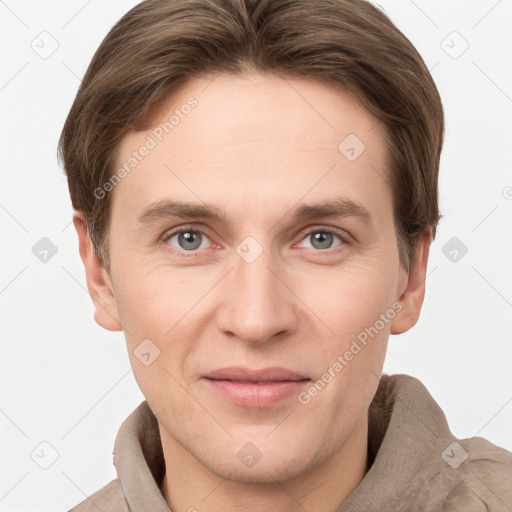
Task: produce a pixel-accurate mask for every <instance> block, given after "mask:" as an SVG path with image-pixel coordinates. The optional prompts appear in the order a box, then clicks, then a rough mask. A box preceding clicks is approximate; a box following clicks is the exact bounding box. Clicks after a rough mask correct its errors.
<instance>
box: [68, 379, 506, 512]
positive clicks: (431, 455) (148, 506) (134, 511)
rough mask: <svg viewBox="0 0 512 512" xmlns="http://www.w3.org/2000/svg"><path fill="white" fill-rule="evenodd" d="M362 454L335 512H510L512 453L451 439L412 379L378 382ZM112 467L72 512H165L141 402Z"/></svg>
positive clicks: (158, 452)
mask: <svg viewBox="0 0 512 512" xmlns="http://www.w3.org/2000/svg"><path fill="white" fill-rule="evenodd" d="M368 449H369V452H368V456H369V463H370V464H371V467H370V469H369V471H368V472H367V474H366V475H365V477H364V478H363V480H362V481H361V483H360V484H359V485H358V486H357V487H356V489H354V491H353V492H352V493H351V494H350V495H349V496H348V498H347V499H346V500H345V502H344V503H343V505H342V506H341V507H340V509H339V511H338V512H356V511H357V512H373V511H375V512H388V511H389V512H406V511H407V512H408V511H411V512H457V511H460V512H486V511H490V512H512V453H511V452H509V451H507V450H505V449H504V448H501V447H499V446H496V445H495V444H493V443H491V442H489V441H487V440H485V439H483V438H481V437H473V438H469V439H462V440H461V439H456V438H455V437H454V436H453V434H452V433H451V432H450V430H449V428H448V423H447V422H446V418H445V415H444V413H443V411H442V410H441V409H440V407H439V405H438V404H437V403H436V402H435V401H434V399H433V398H432V396H431V395H430V393H429V392H428V391H427V389H426V388H425V386H424V385H423V384H422V383H421V382H420V381H419V380H418V379H416V378H414V377H411V376H409V375H403V374H397V375H386V374H384V375H383V376H382V378H381V381H380V384H379V388H378V390H377V393H376V394H375V397H374V399H373V401H372V403H371V406H370V410H369V435H368ZM114 466H115V468H116V470H117V478H116V479H115V480H112V481H111V482H110V483H109V484H108V485H106V486H105V487H103V488H102V489H100V490H99V491H97V492H95V493H94V494H92V495H91V496H90V497H89V498H87V499H86V500H84V501H83V502H81V503H80V504H79V505H78V506H76V507H75V508H73V509H72V512H97V511H98V510H100V511H102V512H171V509H170V508H169V506H168V505H167V503H166V501H165V500H164V498H163V495H162V493H161V491H160V488H159V486H160V483H161V481H162V478H163V476H164V474H165V463H164V459H163V453H162V447H161V444H160V434H159V431H158V424H157V421H156V418H155V416H154V415H153V412H152V411H151V409H150V407H149V405H148V403H147V402H146V401H144V402H142V403H141V404H140V405H139V406H138V407H137V408H136V409H135V411H134V412H133V413H132V414H130V416H128V418H127V419H126V420H125V421H124V423H123V424H122V425H121V428H120V429H119V433H118V435H117V438H116V442H115V446H114ZM219 512H222V511H219Z"/></svg>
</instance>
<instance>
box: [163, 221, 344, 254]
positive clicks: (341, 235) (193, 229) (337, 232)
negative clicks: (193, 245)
mask: <svg viewBox="0 0 512 512" xmlns="http://www.w3.org/2000/svg"><path fill="white" fill-rule="evenodd" d="M187 232H192V233H200V234H201V235H204V236H206V237H207V238H210V236H209V235H208V233H207V232H206V231H204V230H202V229H200V228H197V227H193V226H185V227H182V228H180V229H177V230H176V231H171V232H169V233H165V234H164V235H163V237H162V239H161V241H162V243H163V244H164V245H165V247H166V248H167V249H169V250H170V251H171V252H173V253H175V254H176V253H178V254H180V255H182V256H183V257H185V258H194V257H197V256H198V255H199V250H198V249H195V250H194V251H185V250H179V249H177V248H175V247H173V246H171V245H170V244H168V243H167V242H168V241H169V239H170V238H172V237H173V236H175V235H179V234H181V233H187ZM312 233H328V234H332V235H336V236H337V237H339V238H340V240H341V242H342V243H341V244H340V245H338V246H336V247H334V248H333V249H325V250H321V249H316V250H315V249H314V248H313V249H312V250H314V251H315V252H319V253H331V251H335V252H337V249H336V248H342V247H343V246H345V245H350V244H349V240H348V236H347V235H346V234H345V233H344V232H342V231H340V230H338V229H335V228H332V227H329V228H318V227H312V228H308V230H307V231H305V232H304V233H302V238H301V240H303V239H304V238H306V237H307V236H309V235H311V234H312ZM338 250H340V249H338ZM187 253H188V254H187Z"/></svg>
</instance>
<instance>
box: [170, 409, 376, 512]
mask: <svg viewBox="0 0 512 512" xmlns="http://www.w3.org/2000/svg"><path fill="white" fill-rule="evenodd" d="M160 430H161V438H162V447H163V451H164V458H165V466H166V473H165V476H164V479H163V482H162V485H161V490H162V494H163V496H164V498H165V500H166V501H167V503H168V504H169V508H170V509H171V510H172V512H198V511H200V512H219V511H222V512H235V511H239V510H241V509H243V510H244V512H257V511H260V510H266V511H268V512H295V511H297V512H299V511H300V512H303V511H304V510H307V511H308V512H336V511H337V510H338V509H339V507H340V506H341V504H342V503H343V502H344V501H345V499H346V498H347V497H348V495H349V494H350V493H351V492H352V491H353V490H354V489H355V488H356V487H357V486H358V485H359V483H360V482H361V481H362V479H363V478H364V476H365V474H366V472H367V471H368V469H369V468H368V464H367V460H368V452H367V446H368V418H367V415H363V419H362V421H361V422H360V423H359V424H358V425H357V426H356V428H355V429H354V431H353V432H352V433H351V435H350V437H349V438H348V439H347V441H346V442H345V443H344V444H343V446H342V447H341V448H340V449H339V450H338V451H337V452H335V453H333V455H332V456H331V457H329V458H328V459H327V460H325V461H324V462H322V463H321V464H320V465H318V466H316V467H313V468H312V469H311V470H309V471H308V472H307V473H304V474H301V475H299V476H297V477H296V478H294V479H292V480H287V481H284V482H278V481H276V482H275V483H242V482H235V481H232V480H228V479H226V478H222V477H221V476H219V475H216V474H215V473H213V472H211V471H209V470H208V469H207V468H206V467H205V466H204V465H202V464H201V463H200V462H199V461H198V460H197V459H196V458H195V457H193V456H192V455H191V454H190V453H189V452H188V451H186V450H185V449H184V448H183V447H182V446H181V445H180V444H178V443H177V442H176V441H175V440H174V439H173V438H172V437H171V436H169V435H168V434H167V433H166V432H164V431H163V429H162V427H160ZM166 434H167V435H166Z"/></svg>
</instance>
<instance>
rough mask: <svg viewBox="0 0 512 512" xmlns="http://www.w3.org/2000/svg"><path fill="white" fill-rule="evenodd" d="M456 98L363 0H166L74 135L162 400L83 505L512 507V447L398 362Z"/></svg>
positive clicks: (78, 184) (94, 291)
mask: <svg viewBox="0 0 512 512" xmlns="http://www.w3.org/2000/svg"><path fill="white" fill-rule="evenodd" d="M443 130H444V120H443V109H442V105H441V101H440V97H439V94H438V91H437V89H436V87H435V84H434V82H433V80H432V77H431V75H430V73H429V72H428V70H427V68H426V66H425V64H424V62H423V60H422V59H421V57H420V56H419V54H418V53H417V51H416V50H415V49H414V47H413V46H412V45H411V43H410V42H409V41H408V40H407V39H406V38H405V36H404V35H403V34H402V33H400V32H399V31H398V29H397V28H396V27H395V26H394V25H393V24H392V22H391V21H390V20H389V19H388V18H387V17H386V16H385V15H384V14H383V13H382V12H381V11H380V10H379V9H377V8H375V7H373V6H372V5H371V4H369V3H367V2H365V1H362V0H353V1H343V0H323V1H321V2H310V1H307V0H289V1H284V0H261V1H258V0H252V1H251V0H208V1H206V0H187V1H183V0H181V1H178V0H146V1H144V2H142V3H140V4H139V5H138V6H136V7H135V8H134V9H132V10H131V11H130V12H129V13H127V14H126V15H125V16H124V17H123V18H122V19H121V20H120V21H119V22H118V23H117V24H116V25H115V26H114V27H113V29H112V30H111V32H110V33H109V34H108V35H107V37H106V38H105V40H104V41H103V42H102V44H101V45H100V47H99V49H98V51H97V53H96V54H95V56H94V58H93V61H92V62H91V65H90V66H89V69H88V71H87V73H86V75H85V77H84V79H83V82H82V84H81V86H80V90H79V92H78V94H77V97H76V99H75V102H74V104H73V106H72V108H71V111H70V113H69V116H68V119H67V120H66V124H65V126H64V130H63V133H62V136H61V141H60V145H59V147H60V151H61V157H62V161H63V163H64V168H65V171H66V174H67V177H68V182H69V188H70V194H71V198H72V202H73V206H74V208H75V210H76V214H75V216H74V225H75V228H76V230H77V233H78V237H79V244H80V255H81V257H82V260H83V263H84V266H85V270H86V277H87V285H88V289H89V291H90V294H91V297H92V300H93V301H94V304H95V320H96V322H97V323H98V324H99V325H100V326H102V327H104V328H105V329H108V330H112V331H120V330H122V331H123V332H124V334H125V337H126V342H127V347H128V352H129V355H130V360H131V364H132V368H133V372H134V375H135V378H136V380H137V383H138V384H139V386H140V388H141V390H142V392H143V394H144V396H145V397H146V401H144V402H143V403H142V404H141V405H140V406H139V407H138V408H137V409H136V410H135V411H134V412H133V413H132V414H131V415H130V416H129V418H128V419H127V420H126V421H125V422H124V424H123V425H122V427H121V429H120V432H119V434H118V437H117V439H116V445H115V449H114V464H115V466H116V469H117V472H118V478H117V479H116V480H114V481H112V482H110V483H109V484H108V485H106V486H105V487H104V488H103V489H100V490H99V491H98V492H96V493H95V494H93V495H92V496H90V497H89V498H88V499H86V500H84V501H83V502H82V503H81V504H79V505H78V506H77V507H75V508H74V509H73V510H76V511H85V510H87V511H88V510H97V509H99V510H105V511H107V510H108V511H110V510H113V511H129V510H130V511H132V512H139V511H146V510H160V511H169V510H172V511H173V512H182V511H189V512H191V511H195V510H197V511H200V512H203V511H205V512H213V511H223V512H229V511H235V510H237V511H238V510H243V511H259V510H263V509H264V510H269V511H273V512H282V511H291V510H307V511H309V512H320V511H322V512H331V511H332V512H334V511H342V512H348V511H356V510H357V511H363V510H364V511H371V510H375V511H377V510H378V511H397V510H404V511H405V510H414V511H417V510H432V511H433V510H436V511H448V510H493V511H494V510H511V509H512V485H511V482H512V454H511V453H510V452H508V451H506V450H505V449H503V448H500V447H498V446H496V445H494V444H492V443H490V442H488V441H486V440H484V439H482V438H473V439H466V440H459V439H456V438H455V437H454V436H453V434H452V433H451V432H450V430H449V428H448V425H447V422H446V419H445V416H444V414H443V412H442V411H441V409H440V408H439V406H438V405H437V404H436V403H435V401H434V400H433V399H432V397H431V396H430V394H429V393H428V391H427V390H426V389H425V387H424V386H423V385H422V384H421V382H419V381H418V380H417V379H415V378H413V377H410V376H407V375H391V376H390V375H382V368H383V363H384V358H385V354H386V348H387V342H388V338H389V335H390V334H400V333H403V332H405V331H407V330H409V329H410V328H411V327H412V326H413V325H414V324H415V323H416V322H417V320H418V318H419V315H420V311H421V306H422V303H423V298H424V292H425V274H426V268H427V262H428V254H429V247H430V243H431V242H432V240H433V238H434V236H435V231H436V226H437V223H438V220H439V217H440V215H439V211H438V191H437V182H438V170H439V158H440V153H441V148H442V142H443Z"/></svg>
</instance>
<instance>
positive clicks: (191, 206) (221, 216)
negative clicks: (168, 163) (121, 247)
mask: <svg viewBox="0 0 512 512" xmlns="http://www.w3.org/2000/svg"><path fill="white" fill-rule="evenodd" d="M287 215H288V213H287ZM285 216H286V215H285ZM291 216H292V219H293V220H304V219H308V220H311V219H320V218H323V217H333V216H336V217H355V218H358V219H360V220H361V221H363V222H364V223H366V224H372V221H373V217H372V215H371V213H370V212H369V210H368V209H367V208H366V207H365V206H363V205H362V204H360V203H357V202H355V201H353V200H352V199H348V198H336V199H333V200H328V201H322V202H320V203H314V204H301V205H299V206H297V207H296V208H294V209H293V210H292V212H291ZM170 217H180V218H188V219H205V220H211V221H216V222H219V223H226V214H225V213H224V211H223V210H221V209H220V208H217V207H216V206H213V205H209V204H205V203H203V204H197V203H187V202H183V201H175V200H172V199H164V200H161V201H157V202H155V203H152V204H150V205H149V206H147V207H146V208H144V210H142V212H141V213H140V214H139V215H138V217H137V229H142V228H144V227H145V226H148V225H151V224H152V223H153V222H155V221H158V220H165V219H168V218H170ZM283 217H284V216H283Z"/></svg>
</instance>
